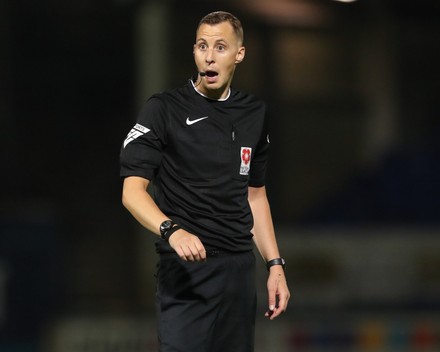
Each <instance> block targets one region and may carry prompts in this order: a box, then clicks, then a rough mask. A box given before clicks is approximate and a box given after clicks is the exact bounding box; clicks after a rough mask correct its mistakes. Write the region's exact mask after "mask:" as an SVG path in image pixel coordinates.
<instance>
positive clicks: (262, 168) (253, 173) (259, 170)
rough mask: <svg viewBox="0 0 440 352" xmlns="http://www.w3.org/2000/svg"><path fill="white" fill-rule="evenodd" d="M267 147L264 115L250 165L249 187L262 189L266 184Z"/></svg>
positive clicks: (267, 139) (267, 136) (267, 129)
mask: <svg viewBox="0 0 440 352" xmlns="http://www.w3.org/2000/svg"><path fill="white" fill-rule="evenodd" d="M269 147H270V139H269V127H268V122H267V116H266V115H265V117H264V122H263V127H262V129H261V134H260V138H259V141H258V144H257V148H256V150H255V154H254V156H253V158H252V164H251V168H250V178H249V186H251V187H263V186H264V185H265V183H266V169H267V163H268V159H269Z"/></svg>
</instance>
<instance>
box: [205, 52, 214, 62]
mask: <svg viewBox="0 0 440 352" xmlns="http://www.w3.org/2000/svg"><path fill="white" fill-rule="evenodd" d="M205 61H206V63H207V64H212V63H214V62H215V60H214V51H213V50H212V49H209V50H208V51H207V53H206V58H205Z"/></svg>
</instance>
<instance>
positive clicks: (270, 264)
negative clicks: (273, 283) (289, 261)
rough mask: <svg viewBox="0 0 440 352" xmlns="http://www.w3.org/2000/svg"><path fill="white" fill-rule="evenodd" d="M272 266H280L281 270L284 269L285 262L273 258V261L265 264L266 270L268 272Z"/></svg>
mask: <svg viewBox="0 0 440 352" xmlns="http://www.w3.org/2000/svg"><path fill="white" fill-rule="evenodd" d="M274 265H281V266H282V267H283V269H285V268H286V261H285V260H284V259H283V258H275V259H272V260H269V261H268V262H267V263H266V268H267V270H269V269H270V267H272V266H274Z"/></svg>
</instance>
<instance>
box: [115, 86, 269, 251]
mask: <svg viewBox="0 0 440 352" xmlns="http://www.w3.org/2000/svg"><path fill="white" fill-rule="evenodd" d="M265 115H266V107H265V104H264V103H263V102H262V101H261V100H259V99H257V98H256V97H254V96H252V95H249V94H245V93H242V92H239V91H235V90H231V92H230V95H229V97H228V98H227V99H226V100H223V101H222V100H212V99H209V98H206V97H203V96H202V95H201V94H199V93H198V92H196V90H195V89H194V87H193V84H192V82H191V81H189V82H188V84H187V85H185V86H184V87H182V88H177V89H174V90H172V91H168V92H164V93H160V94H156V95H153V96H152V97H151V98H150V99H149V100H148V101H147V103H146V104H145V105H144V107H143V109H142V110H141V112H140V114H139V116H138V119H137V123H136V125H135V126H134V127H133V128H132V129H131V131H130V132H129V133H128V135H127V138H126V139H125V141H124V143H123V146H122V149H121V155H120V160H121V177H127V176H140V177H143V178H146V179H149V180H152V181H153V182H152V184H153V190H154V191H153V197H154V199H155V201H156V204H157V205H158V206H159V208H160V209H161V210H162V212H163V213H164V214H166V215H167V216H168V217H169V218H170V219H172V220H174V221H175V222H176V223H178V224H179V225H181V226H182V227H183V228H184V229H186V230H187V231H189V232H191V233H193V234H195V235H197V236H199V238H200V240H201V241H202V243H203V244H204V246H205V247H206V248H207V249H211V248H216V249H221V250H227V251H233V252H238V251H247V250H251V249H252V248H253V246H252V240H251V239H252V234H251V232H250V231H251V229H252V226H253V219H252V213H251V210H250V207H249V204H248V199H247V196H248V186H253V187H261V186H263V185H264V182H265V173H266V164H267V157H268V149H269V137H268V131H267V124H266V117H265ZM157 250H158V252H169V251H171V248H170V247H169V245H168V243H166V242H165V241H159V242H158V244H157Z"/></svg>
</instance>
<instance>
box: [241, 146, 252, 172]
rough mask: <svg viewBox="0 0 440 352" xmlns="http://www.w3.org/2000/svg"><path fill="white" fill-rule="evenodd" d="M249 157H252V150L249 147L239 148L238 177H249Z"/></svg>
mask: <svg viewBox="0 0 440 352" xmlns="http://www.w3.org/2000/svg"><path fill="white" fill-rule="evenodd" d="M251 155H252V148H250V147H241V151H240V157H241V165H240V175H249V170H250V168H251Z"/></svg>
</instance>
